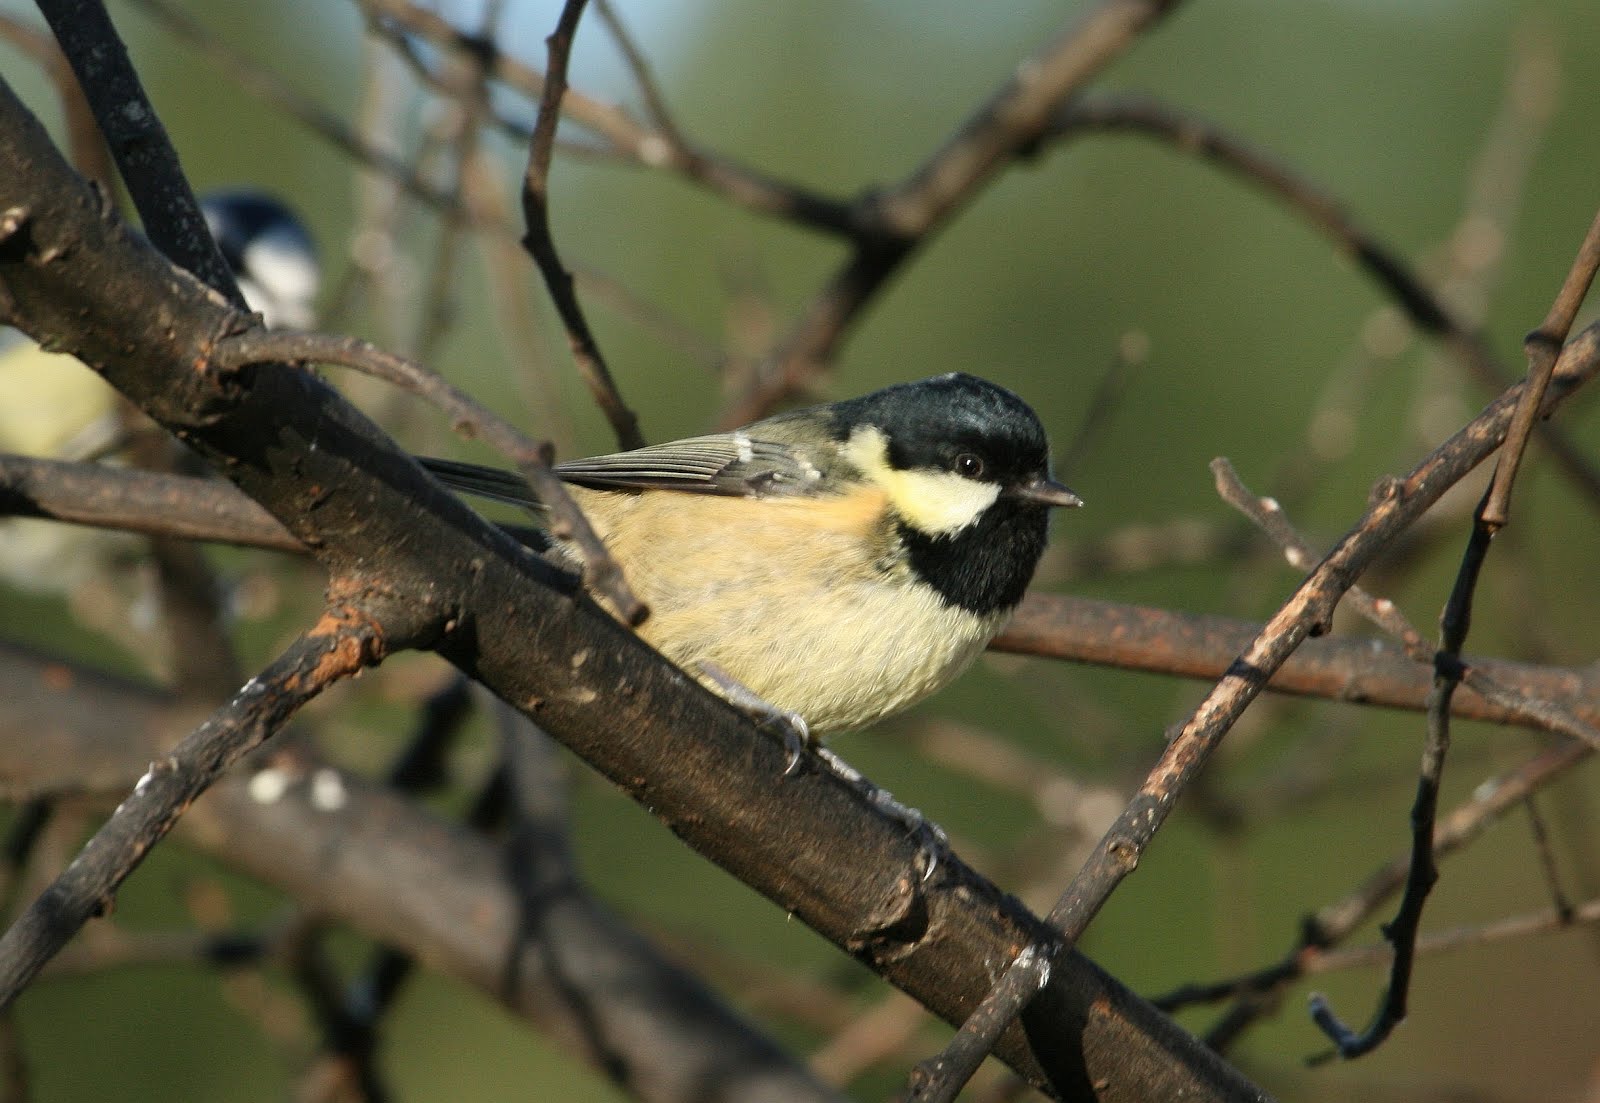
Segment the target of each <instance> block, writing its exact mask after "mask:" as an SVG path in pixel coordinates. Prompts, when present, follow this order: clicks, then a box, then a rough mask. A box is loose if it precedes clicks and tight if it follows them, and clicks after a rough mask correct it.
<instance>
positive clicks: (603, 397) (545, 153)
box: [522, 0, 644, 449]
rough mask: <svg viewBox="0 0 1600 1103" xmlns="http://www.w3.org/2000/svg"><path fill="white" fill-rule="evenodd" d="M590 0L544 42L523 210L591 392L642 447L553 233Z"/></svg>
mask: <svg viewBox="0 0 1600 1103" xmlns="http://www.w3.org/2000/svg"><path fill="white" fill-rule="evenodd" d="M586 2H587V0H567V2H566V3H565V4H563V5H562V8H561V18H560V19H559V20H558V21H557V22H556V29H555V30H554V31H553V32H551V34H550V37H549V38H547V39H545V44H546V46H547V47H548V48H549V51H550V64H549V67H548V68H547V70H546V72H545V79H544V92H543V94H542V95H541V96H540V97H539V116H538V120H537V121H536V122H535V123H534V126H533V139H532V141H531V142H530V143H529V145H528V170H527V172H526V174H525V175H524V177H523V182H522V214H523V218H524V220H525V221H526V223H527V227H528V230H527V234H526V235H525V236H524V237H523V239H522V244H523V247H524V248H526V249H527V250H528V253H529V255H531V256H532V257H533V260H534V263H535V264H537V265H538V266H539V272H540V274H541V275H543V276H544V282H545V286H546V287H548V288H549V290H550V298H551V300H552V301H553V302H554V303H555V307H556V313H557V314H559V315H560V316H561V324H562V325H564V326H565V327H566V330H567V344H568V345H569V346H570V348H571V349H572V357H573V359H574V360H575V361H577V364H578V372H579V374H580V375H582V376H583V381H584V383H585V384H586V385H587V386H588V388H589V393H590V394H591V395H592V396H593V397H594V400H595V403H596V404H597V405H599V407H600V409H601V411H602V412H603V413H604V414H605V415H606V420H608V421H610V422H611V429H612V431H613V432H614V433H615V434H616V436H617V444H618V445H619V446H620V447H621V448H623V449H632V448H642V447H643V446H644V436H643V435H642V434H641V433H640V432H639V418H638V416H637V415H635V414H634V412H633V411H632V410H630V409H629V408H628V404H627V403H626V402H624V401H623V399H622V395H621V393H620V392H619V391H618V390H617V384H616V381H615V380H613V379H612V378H611V371H610V369H609V368H607V367H606V361H605V357H604V356H602V355H601V353H600V346H599V344H598V343H597V342H596V341H595V338H594V333H593V331H592V330H590V328H589V322H588V319H586V318H585V317H584V315H583V307H582V305H581V304H580V303H579V302H578V295H577V292H576V290H575V289H574V287H573V283H572V273H571V272H568V271H567V269H566V267H565V266H564V265H563V264H562V263H561V255H560V253H559V252H557V250H556V243H555V238H553V237H552V236H551V234H550V159H551V156H552V154H553V152H554V145H555V139H556V125H557V124H558V123H559V122H560V118H561V98H562V96H563V95H564V94H565V93H566V90H567V60H568V58H569V57H570V56H571V53H572V40H573V37H574V36H575V35H576V34H577V33H578V20H579V19H581V18H582V17H583V8H584V5H585V3H586Z"/></svg>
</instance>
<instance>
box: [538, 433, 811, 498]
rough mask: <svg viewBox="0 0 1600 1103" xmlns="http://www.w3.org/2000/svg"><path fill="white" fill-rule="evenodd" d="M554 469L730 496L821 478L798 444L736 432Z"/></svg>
mask: <svg viewBox="0 0 1600 1103" xmlns="http://www.w3.org/2000/svg"><path fill="white" fill-rule="evenodd" d="M556 474H557V475H559V476H561V478H562V479H564V480H566V481H567V482H569V483H574V484H576V485H578V486H587V487H591V488H593V489H596V490H683V491H689V492H692V493H699V494H723V495H728V496H732V497H749V496H752V495H768V494H792V493H796V492H798V491H801V490H804V489H805V488H806V487H807V486H808V485H809V484H811V483H813V482H815V481H816V480H817V479H819V478H821V473H820V472H819V471H818V470H817V468H816V466H815V465H813V464H812V462H811V461H810V459H808V458H807V456H806V455H805V454H803V452H802V451H801V450H799V449H797V448H795V447H794V446H792V445H788V444H780V443H778V442H776V441H771V440H758V439H755V438H753V437H750V436H747V435H746V434H744V433H742V432H734V433H718V434H715V435H713V436H708V437H690V438H688V439H687V440H675V441H671V442H669V443H667V444H656V445H652V446H650V447H648V448H637V449H635V450H633V451H632V452H617V453H614V454H612V455H609V456H591V457H590V458H588V459H582V460H570V461H568V462H566V463H558V464H556Z"/></svg>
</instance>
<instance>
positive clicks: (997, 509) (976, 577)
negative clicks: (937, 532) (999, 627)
mask: <svg viewBox="0 0 1600 1103" xmlns="http://www.w3.org/2000/svg"><path fill="white" fill-rule="evenodd" d="M1048 527H1049V514H1048V513H1046V512H1045V511H1044V510H1042V509H1033V508H1027V507H1017V506H1011V507H1009V508H1008V507H1007V506H1005V505H1004V504H1000V505H996V506H994V507H991V508H990V509H989V510H987V511H985V513H984V514H983V516H981V517H980V518H979V519H978V520H977V522H976V523H974V524H972V525H969V526H967V527H966V528H964V529H962V530H961V531H960V532H957V533H955V534H954V535H950V536H929V535H928V534H927V533H924V532H920V531H918V530H916V529H914V528H912V527H910V526H909V525H906V524H903V523H902V524H901V525H900V526H899V533H900V540H901V542H902V544H903V546H904V547H905V549H906V554H907V555H908V556H909V557H910V560H911V569H912V572H913V574H914V575H915V576H916V577H917V578H919V579H921V580H922V581H924V582H926V583H927V584H928V585H930V586H932V587H933V588H934V589H935V590H937V591H938V593H939V596H940V597H942V598H944V600H945V601H946V602H948V603H949V604H951V605H954V606H957V607H959V608H962V609H965V610H967V611H968V612H971V613H975V614H977V615H978V616H988V615H989V614H991V613H999V612H1004V611H1005V610H1008V609H1013V608H1015V607H1016V605H1017V603H1018V602H1020V601H1021V600H1022V595H1023V593H1024V592H1025V591H1026V590H1027V588H1028V583H1029V582H1030V581H1031V580H1032V578H1033V571H1034V568H1035V567H1037V566H1038V565H1039V557H1040V556H1041V555H1043V554H1044V545H1045V538H1046V530H1047V529H1048Z"/></svg>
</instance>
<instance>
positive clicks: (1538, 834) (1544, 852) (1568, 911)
mask: <svg viewBox="0 0 1600 1103" xmlns="http://www.w3.org/2000/svg"><path fill="white" fill-rule="evenodd" d="M1522 807H1523V808H1524V809H1526V810H1527V813H1528V829H1529V830H1530V831H1531V832H1532V833H1533V848H1534V851H1535V852H1536V853H1537V854H1538V855H1539V867H1540V868H1541V869H1542V870H1544V880H1545V884H1546V885H1547V886H1548V887H1549V889H1550V900H1551V902H1552V903H1553V904H1554V906H1555V913H1556V915H1558V916H1561V917H1564V918H1565V919H1567V920H1571V919H1572V918H1573V916H1574V914H1575V912H1574V910H1573V907H1572V901H1571V900H1570V899H1568V897H1567V893H1566V890H1565V889H1563V888H1562V887H1561V869H1560V867H1559V866H1558V865H1557V864H1556V855H1555V851H1554V849H1552V847H1551V846H1550V832H1549V830H1548V829H1547V828H1546V827H1545V823H1544V816H1543V815H1541V814H1540V812H1539V805H1538V803H1537V802H1535V801H1534V799H1533V794H1532V793H1529V794H1528V796H1527V798H1526V799H1524V800H1523V802H1522Z"/></svg>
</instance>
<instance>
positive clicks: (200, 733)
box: [0, 611, 383, 1011]
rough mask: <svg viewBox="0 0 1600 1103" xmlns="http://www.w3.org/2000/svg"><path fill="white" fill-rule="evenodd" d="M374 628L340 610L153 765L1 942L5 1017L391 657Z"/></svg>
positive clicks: (0, 1007)
mask: <svg viewBox="0 0 1600 1103" xmlns="http://www.w3.org/2000/svg"><path fill="white" fill-rule="evenodd" d="M374 627H375V626H374V625H373V624H372V623H371V622H370V621H368V620H366V619H365V618H364V617H361V616H356V615H352V614H351V613H345V614H343V615H334V614H333V613H331V611H330V613H329V614H327V615H325V616H324V618H323V620H322V622H321V623H319V624H318V625H317V626H316V627H315V628H313V629H312V630H311V631H309V632H307V633H306V634H305V635H303V636H301V637H300V638H299V639H298V640H296V641H295V643H294V644H292V645H291V646H290V647H289V648H288V649H287V650H286V651H285V652H284V653H283V654H282V655H281V656H279V657H278V658H277V659H276V660H275V661H274V662H273V663H272V664H271V665H270V666H268V667H267V668H266V670H264V671H263V672H262V673H261V675H259V676H258V677H256V678H253V679H251V680H250V681H249V682H248V683H247V684H246V685H245V686H244V687H243V688H242V689H240V690H239V692H238V693H237V694H235V696H234V697H233V699H232V700H231V701H229V702H228V703H227V704H225V705H223V706H222V707H221V708H220V709H218V710H217V711H216V712H215V713H213V714H212V716H211V717H210V718H209V719H208V720H207V721H206V722H205V723H204V724H202V725H201V726H200V727H199V728H197V729H195V731H194V732H193V734H191V735H190V736H189V737H188V738H187V739H185V740H184V741H183V742H182V743H180V744H178V746H177V747H176V748H175V749H174V750H173V752H172V753H171V754H170V755H168V756H167V757H165V758H163V759H161V760H159V761H157V762H153V763H151V765H150V769H149V770H148V771H147V772H146V773H145V775H144V777H142V778H140V779H139V783H138V784H137V785H136V786H134V789H133V792H132V793H131V794H130V795H129V796H128V798H127V799H126V800H124V801H123V802H122V804H120V805H119V806H118V807H117V810H116V812H114V813H113V814H112V816H111V818H110V819H109V820H107V821H106V823H105V825H104V826H102V827H101V828H100V830H99V831H98V832H96V833H95V835H94V837H93V838H92V839H90V840H89V842H88V844H87V845H85V846H84V848H83V851H82V853H80V854H79V855H78V858H77V860H76V861H74V862H73V863H72V864H71V865H70V866H68V867H67V869H66V871H65V872H64V873H62V874H61V876H60V877H57V878H56V880H55V882H54V883H53V884H52V885H51V886H50V887H49V888H48V889H46V890H45V892H44V894H43V895H42V896H40V897H39V899H37V900H35V901H34V903H33V904H32V906H31V907H29V908H28V910H27V911H26V912H25V913H24V914H23V915H22V917H21V918H20V919H18V920H17V922H16V923H14V924H13V925H12V926H11V928H10V929H9V930H7V931H6V933H5V935H4V936H3V937H0V1011H3V1010H4V1009H5V1008H7V1007H9V1006H10V1005H11V1003H12V1001H13V1000H15V999H16V997H17V995H18V994H19V993H20V992H21V991H22V989H23V988H24V987H26V986H27V984H28V982H29V981H30V980H32V979H33V977H34V976H35V975H36V974H37V973H38V972H39V970H40V969H41V968H43V966H44V964H45V963H46V962H47V961H49V960H50V958H51V957H53V956H54V955H55V953H56V951H58V950H59V949H60V948H61V947H62V946H64V945H65V944H66V942H67V940H68V939H69V938H71V937H72V936H73V935H74V934H75V933H77V930H78V928H79V927H81V926H82V925H83V924H84V922H86V921H87V920H88V919H90V918H91V917H92V916H95V915H100V914H104V913H105V912H106V911H107V910H108V909H109V908H110V907H111V903H112V898H113V896H114V894H115V893H116V890H117V887H118V886H119V885H121V884H122V881H123V879H124V878H126V877H127V876H128V874H130V873H132V872H133V870H134V868H135V867H136V866H137V865H138V864H139V862H140V861H141V860H142V859H143V858H144V856H145V855H146V854H148V853H149V851H150V848H151V847H152V846H154V845H155V844H156V843H157V842H159V841H160V840H161V839H162V838H163V837H164V836H165V835H166V834H167V832H168V831H170V830H172V827H173V825H174V824H175V823H177V822H178V817H179V816H181V815H182V814H183V812H184V810H185V809H187V808H188V806H189V805H190V804H191V803H192V802H193V801H194V799H195V798H196V797H197V796H199V795H200V794H201V793H203V792H204V791H205V790H206V789H207V788H208V787H210V785H211V783H212V782H213V781H215V780H216V779H217V777H218V776H219V775H220V774H221V773H222V771H223V770H225V769H226V768H227V767H228V766H230V765H232V764H233V763H234V762H236V761H238V760H239V759H240V758H241V757H243V756H244V754H245V753H246V752H248V751H250V750H252V749H253V748H255V747H256V746H258V745H260V744H261V743H262V742H263V741H264V740H266V739H267V737H268V736H270V735H272V733H273V732H275V731H277V730H278V728H279V727H281V726H282V725H283V723H284V722H285V721H287V720H288V719H289V717H291V716H293V715H294V713H295V712H296V711H298V710H299V709H300V707H301V706H302V705H304V704H305V703H306V702H307V701H309V700H311V699H312V698H313V697H315V696H317V694H319V693H321V692H322V691H323V690H324V689H326V688H327V687H328V686H329V685H331V684H332V683H333V682H335V681H338V680H340V679H342V678H346V677H349V676H350V675H353V674H355V673H356V672H358V671H359V670H361V669H362V668H364V667H366V666H369V665H371V664H372V663H374V662H376V661H377V660H378V659H379V658H381V656H382V652H383V645H382V642H381V639H380V637H379V635H378V634H377V633H376V632H375V631H374Z"/></svg>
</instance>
